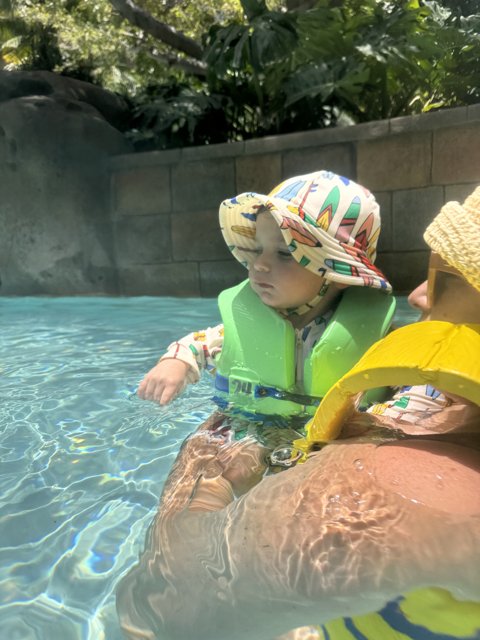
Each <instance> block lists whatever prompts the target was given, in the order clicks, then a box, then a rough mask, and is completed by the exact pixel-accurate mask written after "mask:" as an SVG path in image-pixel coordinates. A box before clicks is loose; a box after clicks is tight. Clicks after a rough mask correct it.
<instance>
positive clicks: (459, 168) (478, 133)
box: [432, 126, 480, 184]
mask: <svg viewBox="0 0 480 640" xmlns="http://www.w3.org/2000/svg"><path fill="white" fill-rule="evenodd" d="M432 178H433V184H456V183H457V184H458V183H461V182H477V183H480V127H478V126H468V127H454V128H452V129H445V130H443V131H435V132H434V134H433V171H432Z"/></svg>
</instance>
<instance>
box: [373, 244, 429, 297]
mask: <svg viewBox="0 0 480 640" xmlns="http://www.w3.org/2000/svg"><path fill="white" fill-rule="evenodd" d="M429 258H430V251H397V252H395V253H394V252H388V253H381V254H380V255H379V256H378V258H377V262H376V264H377V266H378V267H379V268H380V269H381V270H382V271H383V273H384V274H385V275H386V276H387V278H388V280H389V281H390V282H391V284H392V287H393V290H394V292H395V293H398V294H408V293H410V292H411V291H413V289H415V288H416V287H418V285H419V284H420V283H421V282H423V281H424V280H426V279H427V271H428V260H429Z"/></svg>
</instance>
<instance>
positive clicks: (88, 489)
mask: <svg viewBox="0 0 480 640" xmlns="http://www.w3.org/2000/svg"><path fill="white" fill-rule="evenodd" d="M416 318H417V314H416V313H414V312H412V311H410V310H408V307H407V305H406V301H405V300H404V299H401V300H400V301H399V306H398V312H397V316H396V325H397V326H398V325H399V324H405V323H407V322H411V321H414V320H416ZM218 322H219V316H218V310H217V307H216V301H215V300H211V299H175V298H89V297H80V298H2V299H0V401H1V409H0V496H1V497H0V501H1V502H0V639H1V640H3V639H8V640H33V639H38V640H56V639H57V638H58V639H59V640H77V639H78V640H120V639H121V638H122V635H121V632H120V628H119V625H118V621H117V618H116V613H115V586H116V584H117V582H118V580H119V578H120V577H121V576H122V575H123V574H124V573H125V572H126V571H127V570H128V569H129V568H130V567H131V566H132V565H133V564H134V563H135V561H136V559H137V557H138V554H139V553H140V551H141V549H142V546H143V542H144V536H145V532H146V528H147V526H148V524H149V523H150V521H151V520H152V518H153V515H154V513H155V511H156V507H157V503H158V499H159V495H160V493H161V490H162V486H163V482H164V480H165V478H166V476H167V473H168V471H169V469H170V467H171V465H172V463H173V460H174V459H175V456H176V454H177V452H178V449H179V446H180V444H181V442H182V441H183V439H184V438H185V436H186V435H187V434H188V433H190V432H191V431H192V430H194V429H195V428H196V426H197V425H199V424H200V423H201V422H202V421H203V420H204V419H205V418H206V417H207V416H208V415H210V413H211V412H212V411H213V409H214V405H213V403H212V402H211V400H210V395H211V391H212V386H211V384H212V382H211V379H210V378H207V377H206V376H205V377H204V378H202V380H201V381H200V382H199V384H197V385H193V386H190V387H189V388H188V389H187V390H186V391H185V392H184V394H183V395H182V397H181V398H179V399H177V400H175V401H174V402H173V403H172V404H171V405H169V406H168V407H160V406H158V405H156V404H154V403H151V402H145V401H142V400H139V399H138V398H137V397H136V395H135V389H136V387H137V385H138V383H139V381H140V380H141V378H142V376H143V374H144V373H145V372H146V371H148V370H149V369H150V367H152V366H153V365H154V364H155V362H156V361H157V359H158V357H159V355H160V354H161V353H162V351H163V350H164V349H165V347H166V346H167V345H168V344H169V343H170V342H171V341H172V340H174V339H175V338H177V337H179V336H182V335H184V334H186V333H188V332H190V331H192V330H194V329H199V328H203V327H206V326H212V325H214V324H217V323H218Z"/></svg>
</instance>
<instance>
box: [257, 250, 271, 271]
mask: <svg viewBox="0 0 480 640" xmlns="http://www.w3.org/2000/svg"><path fill="white" fill-rule="evenodd" d="M253 268H254V269H255V271H270V263H269V261H268V259H267V258H266V257H265V256H264V254H260V255H258V256H257V257H256V258H255V260H254V261H253Z"/></svg>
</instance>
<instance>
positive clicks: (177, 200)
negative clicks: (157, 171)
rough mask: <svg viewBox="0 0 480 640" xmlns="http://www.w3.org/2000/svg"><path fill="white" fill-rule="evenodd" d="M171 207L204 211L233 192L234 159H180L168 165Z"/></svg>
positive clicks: (174, 209) (178, 209) (180, 209)
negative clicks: (196, 160)
mask: <svg viewBox="0 0 480 640" xmlns="http://www.w3.org/2000/svg"><path fill="white" fill-rule="evenodd" d="M172 194H173V211H205V210H206V209H214V208H216V207H218V205H219V204H220V202H221V201H222V200H225V198H231V197H232V196H234V195H235V168H234V160H233V159H232V158H229V159H227V160H225V161H223V162H219V161H218V160H217V161H213V160H212V161H208V160H205V161H202V162H200V161H199V162H182V163H180V164H178V165H176V166H175V167H173V169H172Z"/></svg>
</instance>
